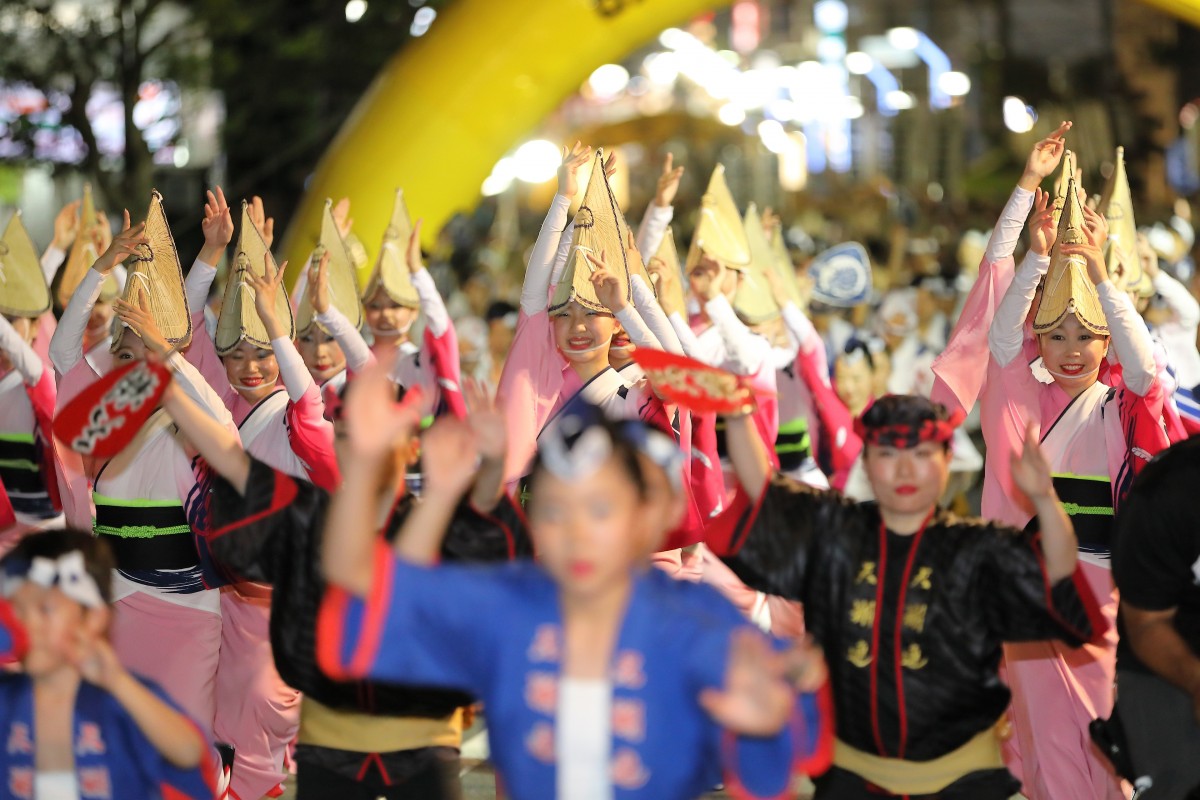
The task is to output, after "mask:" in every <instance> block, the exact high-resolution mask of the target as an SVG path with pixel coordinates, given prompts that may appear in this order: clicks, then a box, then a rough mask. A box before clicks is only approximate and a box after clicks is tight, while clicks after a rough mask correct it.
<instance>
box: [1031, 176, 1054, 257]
mask: <svg viewBox="0 0 1200 800" xmlns="http://www.w3.org/2000/svg"><path fill="white" fill-rule="evenodd" d="M1057 238H1058V226H1057V225H1055V224H1054V203H1053V201H1052V198H1051V197H1050V193H1049V192H1046V191H1044V190H1042V189H1041V188H1037V189H1034V192H1033V213H1032V214H1030V216H1029V249H1031V250H1032V251H1033V252H1035V253H1037V254H1038V255H1040V256H1048V255H1050V250H1051V249H1053V247H1054V241H1055V239H1057Z"/></svg>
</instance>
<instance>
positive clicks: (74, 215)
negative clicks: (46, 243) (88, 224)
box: [51, 200, 83, 250]
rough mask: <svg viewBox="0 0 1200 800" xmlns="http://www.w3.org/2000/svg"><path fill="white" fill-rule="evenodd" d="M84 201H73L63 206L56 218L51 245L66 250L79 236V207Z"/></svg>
mask: <svg viewBox="0 0 1200 800" xmlns="http://www.w3.org/2000/svg"><path fill="white" fill-rule="evenodd" d="M82 204H83V201H82V200H72V201H71V202H70V203H67V204H66V205H65V206H63V207H62V208H61V209H60V210H59V212H58V215H57V216H55V217H54V239H53V240H52V241H51V245H52V246H54V247H57V248H58V249H59V250H66V249H67V248H68V247H70V246H71V243H72V242H74V241H75V237H76V236H78V235H79V207H80V206H81V205H82Z"/></svg>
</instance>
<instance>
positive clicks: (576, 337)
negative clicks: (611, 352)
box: [551, 300, 617, 363]
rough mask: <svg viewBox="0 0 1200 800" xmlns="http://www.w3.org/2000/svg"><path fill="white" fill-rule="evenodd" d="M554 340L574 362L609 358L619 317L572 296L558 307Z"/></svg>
mask: <svg viewBox="0 0 1200 800" xmlns="http://www.w3.org/2000/svg"><path fill="white" fill-rule="evenodd" d="M551 320H552V322H553V323H554V343H555V344H556V345H558V350H559V352H561V353H562V354H563V356H564V357H565V358H566V359H567V360H568V361H571V362H573V363H590V362H593V361H597V360H603V361H605V362H607V361H608V348H609V344H610V342H611V341H612V338H613V331H614V330H615V329H616V326H617V319H616V317H614V316H613V315H612V314H607V313H605V312H603V311H592V310H590V309H588V308H584V307H583V306H581V305H580V304H579V303H577V302H575V301H574V300H572V301H571V302H570V303H568V304H567V305H565V306H563V307H562V308H560V309H558V310H557V311H555V312H554V313H553V315H552V317H551Z"/></svg>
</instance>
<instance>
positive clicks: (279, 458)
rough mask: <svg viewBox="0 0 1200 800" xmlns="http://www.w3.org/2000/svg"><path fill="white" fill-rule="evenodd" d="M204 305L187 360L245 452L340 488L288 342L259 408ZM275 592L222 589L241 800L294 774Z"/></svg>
mask: <svg viewBox="0 0 1200 800" xmlns="http://www.w3.org/2000/svg"><path fill="white" fill-rule="evenodd" d="M213 274H215V269H214V268H212V267H210V266H209V265H207V264H203V262H199V261H198V262H196V265H195V266H193V268H192V271H191V272H190V273H189V274H188V295H189V297H190V298H192V299H193V300H194V299H197V298H199V297H200V296H201V285H202V284H203V294H204V295H207V292H208V289H207V282H206V281H211V276H212V275H213ZM202 309H203V306H201V310H199V311H197V312H195V313H194V314H193V315H192V325H193V331H194V333H193V336H192V344H191V346H190V347H189V348H188V351H187V358H188V360H189V361H190V362H191V363H192V364H194V365H196V367H197V369H199V370H200V372H201V373H202V374H203V375H204V376H205V378H206V379H207V380H208V382H209V383H210V384H211V385H212V386H213V387H216V388H217V391H218V393H219V394H220V397H221V400H222V401H223V402H224V404H225V406H226V408H228V409H229V411H230V413H231V414H232V415H233V418H234V420H236V422H237V425H238V431H239V434H240V436H241V439H242V446H243V447H245V449H246V452H247V453H249V454H251V455H253V456H254V457H255V458H257V459H259V460H261V461H263V462H264V463H266V464H268V465H270V466H271V467H273V468H275V469H278V470H280V471H281V472H285V473H287V474H289V475H291V476H292V477H296V478H305V479H307V480H309V481H311V482H312V483H314V484H315V485H317V486H320V487H321V488H322V489H325V490H326V491H333V490H335V489H336V488H337V485H338V483H339V482H340V474H339V471H338V467H337V460H336V456H335V455H334V450H333V425H332V424H331V423H330V422H329V420H327V419H325V416H324V412H325V405H324V402H323V401H322V399H321V393H320V390H319V389H318V388H317V385H316V383H315V382H314V381H313V379H312V376H311V375H310V374H309V372H308V369H307V368H306V367H305V366H304V362H303V360H302V359H301V358H300V354H299V353H298V352H297V351H296V348H295V345H294V344H293V342H292V341H291V340H290V339H285V338H280V339H276V340H274V341H272V342H271V345H272V348H273V350H274V351H275V358H276V362H277V363H278V364H279V374H280V379H281V381H282V383H283V388H277V389H276V390H275V391H273V392H272V393H271V394H269V395H267V396H266V397H265V398H263V399H262V400H260V401H258V403H256V404H254V405H253V406H252V405H251V404H250V403H249V402H247V401H246V400H245V399H244V398H243V397H242V396H241V395H240V394H239V393H238V392H237V390H236V389H234V388H233V386H231V385H230V383H229V379H228V377H227V376H226V373H225V367H224V365H223V364H222V363H221V359H220V357H219V356H218V355H217V352H216V349H215V347H214V345H213V341H212V337H211V336H209V334H208V331H207V329H206V328H205V327H204V313H203V310H202ZM270 592H271V590H270V587H267V586H261V585H258V584H251V583H240V584H237V585H236V586H231V587H225V588H224V589H222V591H221V613H222V616H223V618H224V624H223V626H222V628H221V652H222V657H221V659H220V662H219V664H218V667H217V674H216V695H217V714H216V721H215V724H214V732H215V733H216V736H217V738H218V740H220V741H224V742H229V743H230V744H232V745H233V746H234V748H235V750H236V759H237V760H236V764H235V766H234V769H233V782H232V784H231V788H230V790H231V794H232V795H233V796H235V797H241V798H251V797H254V798H257V797H262V796H263V795H271V796H275V795H276V794H278V793H279V792H281V791H282V790H281V788H280V786H281V784H282V782H283V781H284V780H285V779H286V778H287V774H288V747H289V746H290V744H291V742H292V740H293V739H295V737H296V733H297V732H298V731H299V729H300V693H299V692H297V691H296V690H295V689H292V688H291V687H290V686H288V685H287V684H286V683H284V682H283V679H282V678H280V677H279V673H278V672H277V671H276V670H275V661H274V658H273V656H272V654H271V641H270V609H271V601H270V596H271V595H270Z"/></svg>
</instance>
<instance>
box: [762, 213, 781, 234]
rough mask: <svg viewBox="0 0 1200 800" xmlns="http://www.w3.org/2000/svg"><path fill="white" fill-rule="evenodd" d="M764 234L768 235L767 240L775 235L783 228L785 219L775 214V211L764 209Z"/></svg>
mask: <svg viewBox="0 0 1200 800" xmlns="http://www.w3.org/2000/svg"><path fill="white" fill-rule="evenodd" d="M762 226H763V233H765V234H767V238H768V239H769V238H771V236H772V235H774V233H775V231H776V229H778V228H782V227H783V218H782V217H780V216H779V215H778V214H776V213H775V211H774V209H772V208H770V207H768V208H764V209H763V212H762Z"/></svg>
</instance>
